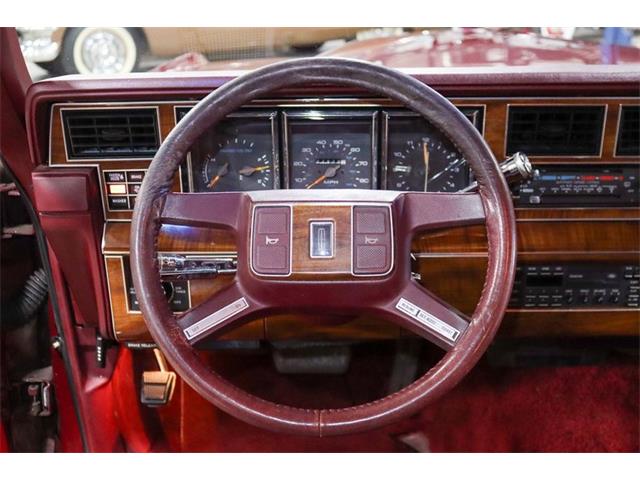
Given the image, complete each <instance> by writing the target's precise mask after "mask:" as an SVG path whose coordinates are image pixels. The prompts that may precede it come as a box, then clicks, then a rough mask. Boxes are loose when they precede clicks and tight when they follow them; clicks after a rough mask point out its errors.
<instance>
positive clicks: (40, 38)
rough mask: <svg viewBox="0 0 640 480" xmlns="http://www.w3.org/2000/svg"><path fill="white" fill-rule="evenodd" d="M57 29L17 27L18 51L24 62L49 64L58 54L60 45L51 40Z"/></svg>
mask: <svg viewBox="0 0 640 480" xmlns="http://www.w3.org/2000/svg"><path fill="white" fill-rule="evenodd" d="M56 29H57V27H37V28H33V27H17V28H16V30H17V31H18V35H19V36H20V49H21V50H22V54H23V55H24V58H25V60H27V61H29V62H34V63H41V62H50V61H52V60H55V58H56V57H57V56H58V54H59V53H60V44H58V43H57V42H54V41H53V40H52V39H51V35H52V34H53V32H54V31H55V30H56Z"/></svg>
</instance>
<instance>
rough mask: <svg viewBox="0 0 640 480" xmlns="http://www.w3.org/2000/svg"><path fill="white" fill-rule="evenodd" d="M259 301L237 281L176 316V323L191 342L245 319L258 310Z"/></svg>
mask: <svg viewBox="0 0 640 480" xmlns="http://www.w3.org/2000/svg"><path fill="white" fill-rule="evenodd" d="M259 309H260V308H259V306H258V304H257V303H256V302H255V301H254V300H253V299H252V298H251V297H250V296H249V295H248V294H247V292H245V291H244V290H243V289H242V288H241V287H240V284H239V283H238V282H237V281H233V282H232V283H231V284H229V285H228V286H226V287H225V288H223V289H222V290H220V291H219V292H218V293H216V294H215V295H213V296H211V297H209V298H208V299H207V300H205V301H204V302H203V303H201V304H200V305H198V306H196V307H193V308H192V309H191V310H188V311H187V312H186V313H184V314H183V315H181V316H180V317H178V320H177V323H178V326H179V327H180V330H181V331H182V333H183V335H184V336H185V338H186V340H187V342H189V344H191V345H195V344H197V343H200V342H202V340H204V339H205V338H209V337H212V336H215V335H216V334H218V333H220V331H222V330H224V329H226V328H227V327H229V326H230V325H231V324H232V323H235V322H238V321H243V322H244V321H246V320H247V318H248V317H251V316H252V315H254V314H255V313H256V312H257V311H258V310H259Z"/></svg>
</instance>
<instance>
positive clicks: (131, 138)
mask: <svg viewBox="0 0 640 480" xmlns="http://www.w3.org/2000/svg"><path fill="white" fill-rule="evenodd" d="M62 122H63V125H64V133H65V141H66V146H67V156H68V157H69V159H94V158H95V159H100V158H114V159H117V158H123V159H124V158H152V157H153V156H154V155H155V153H156V151H157V150H158V147H159V146H160V136H159V134H158V133H159V132H158V118H157V110H156V109H155V108H126V109H121V108H118V109H115V108H114V109H109V108H105V109H77V110H75V109H69V110H63V111H62Z"/></svg>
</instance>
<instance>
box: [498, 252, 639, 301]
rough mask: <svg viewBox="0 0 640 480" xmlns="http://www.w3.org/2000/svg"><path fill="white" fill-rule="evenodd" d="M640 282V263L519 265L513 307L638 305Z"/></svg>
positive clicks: (514, 286)
mask: <svg viewBox="0 0 640 480" xmlns="http://www.w3.org/2000/svg"><path fill="white" fill-rule="evenodd" d="M639 284H640V266H639V265H629V264H611V263H561V264H541V265H519V266H518V267H517V269H516V279H515V282H514V284H513V293H512V295H511V301H510V303H509V307H511V308H637V307H638V305H639V303H638V302H639V300H638V299H639V295H640V285H639Z"/></svg>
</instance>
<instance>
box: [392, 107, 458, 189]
mask: <svg viewBox="0 0 640 480" xmlns="http://www.w3.org/2000/svg"><path fill="white" fill-rule="evenodd" d="M387 122H388V123H387V152H386V168H385V172H386V176H385V185H386V189H387V190H401V191H414V192H457V191H459V190H461V189H463V188H464V187H466V186H467V185H468V184H469V175H470V170H469V166H468V165H467V162H466V160H465V158H464V157H463V156H462V154H461V153H460V152H459V151H458V149H457V148H455V146H454V145H453V144H452V143H451V142H450V141H449V140H448V139H447V138H446V137H445V136H444V134H442V133H441V132H440V131H438V130H437V129H435V128H433V127H432V126H431V125H429V124H428V123H427V122H426V121H425V120H423V119H422V118H420V117H413V116H411V117H409V116H399V117H388V118H387Z"/></svg>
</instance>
